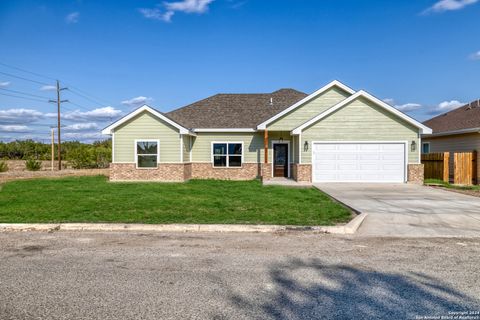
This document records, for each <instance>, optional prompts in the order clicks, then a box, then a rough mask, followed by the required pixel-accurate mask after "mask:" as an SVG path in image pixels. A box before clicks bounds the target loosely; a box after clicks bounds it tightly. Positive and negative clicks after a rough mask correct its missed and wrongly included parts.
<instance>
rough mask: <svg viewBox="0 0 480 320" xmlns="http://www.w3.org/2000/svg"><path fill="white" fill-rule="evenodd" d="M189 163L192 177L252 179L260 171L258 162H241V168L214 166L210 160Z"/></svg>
mask: <svg viewBox="0 0 480 320" xmlns="http://www.w3.org/2000/svg"><path fill="white" fill-rule="evenodd" d="M190 165H191V167H192V169H191V171H192V173H191V178H192V179H220V180H253V179H256V178H258V177H259V172H260V169H259V168H260V164H258V163H243V164H242V167H241V168H214V167H213V166H212V164H211V163H210V162H208V163H197V162H193V163H191V164H190Z"/></svg>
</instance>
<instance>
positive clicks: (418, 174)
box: [407, 164, 424, 184]
mask: <svg viewBox="0 0 480 320" xmlns="http://www.w3.org/2000/svg"><path fill="white" fill-rule="evenodd" d="M423 179H424V167H423V164H409V165H408V175H407V181H408V182H409V183H415V184H423Z"/></svg>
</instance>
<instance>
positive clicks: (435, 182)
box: [424, 179, 480, 191]
mask: <svg viewBox="0 0 480 320" xmlns="http://www.w3.org/2000/svg"><path fill="white" fill-rule="evenodd" d="M424 183H425V184H426V185H438V186H442V187H445V188H450V189H458V190H475V191H477V190H479V191H480V186H478V185H476V186H460V185H454V184H450V183H448V182H445V181H442V180H438V179H425V182H424Z"/></svg>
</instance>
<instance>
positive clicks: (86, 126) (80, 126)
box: [63, 122, 100, 131]
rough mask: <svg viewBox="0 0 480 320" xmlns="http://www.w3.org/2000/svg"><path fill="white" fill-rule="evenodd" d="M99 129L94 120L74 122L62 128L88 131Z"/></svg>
mask: <svg viewBox="0 0 480 320" xmlns="http://www.w3.org/2000/svg"><path fill="white" fill-rule="evenodd" d="M99 129H100V127H99V126H98V124H96V123H95V122H88V123H74V124H70V125H68V126H66V127H64V128H63V130H64V131H90V130H99Z"/></svg>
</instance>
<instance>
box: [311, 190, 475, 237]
mask: <svg viewBox="0 0 480 320" xmlns="http://www.w3.org/2000/svg"><path fill="white" fill-rule="evenodd" d="M315 186H316V187H317V188H319V189H320V190H322V191H324V192H326V193H327V194H329V195H330V196H332V197H333V198H335V199H337V200H339V201H340V202H343V203H344V204H346V205H347V206H350V207H351V208H353V209H355V210H358V211H360V212H366V213H368V216H367V218H366V219H365V221H364V222H363V224H362V226H361V227H360V228H359V230H358V231H357V232H358V234H360V235H375V236H414V237H418V236H420V237H422V236H441V237H450V236H461V237H472V236H476V237H479V236H480V198H476V197H473V196H467V195H463V194H459V193H455V192H450V191H445V190H439V189H433V188H429V187H424V186H418V185H412V184H354V183H328V184H316V185H315Z"/></svg>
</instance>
